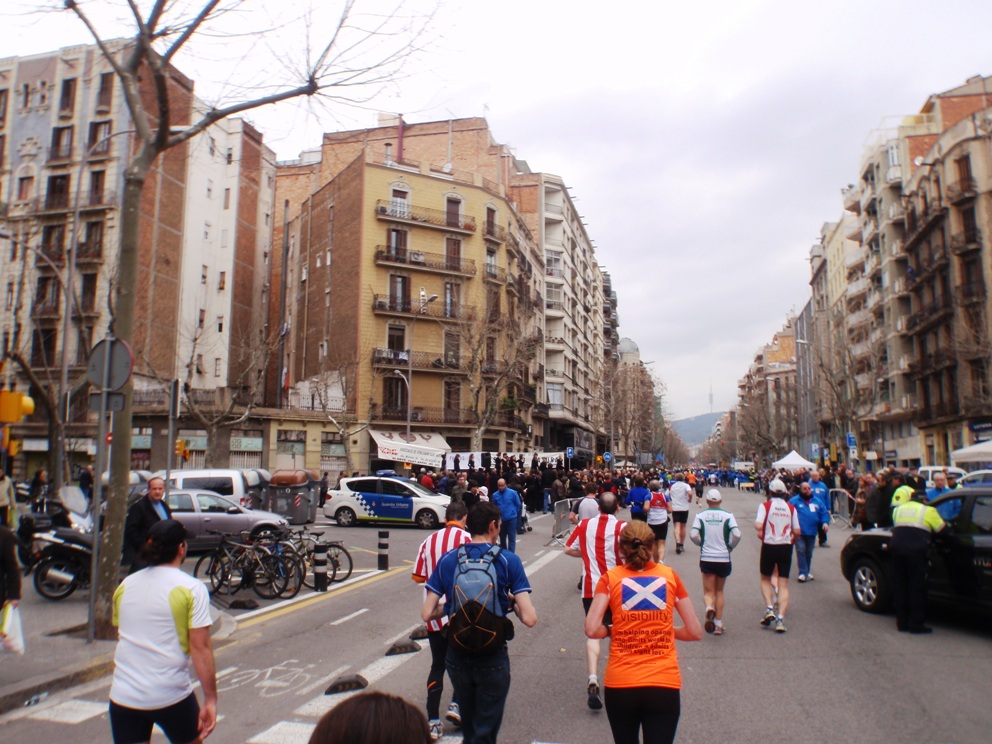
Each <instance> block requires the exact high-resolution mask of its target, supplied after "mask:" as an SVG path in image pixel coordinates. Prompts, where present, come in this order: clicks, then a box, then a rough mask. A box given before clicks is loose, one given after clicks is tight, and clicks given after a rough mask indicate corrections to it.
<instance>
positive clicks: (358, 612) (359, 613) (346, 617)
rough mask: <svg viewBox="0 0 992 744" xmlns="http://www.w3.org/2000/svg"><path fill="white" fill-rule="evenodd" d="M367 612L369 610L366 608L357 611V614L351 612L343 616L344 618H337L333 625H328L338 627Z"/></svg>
mask: <svg viewBox="0 0 992 744" xmlns="http://www.w3.org/2000/svg"><path fill="white" fill-rule="evenodd" d="M368 611H369V608H368V607H363V608H362V609H360V610H358V611H357V612H352V613H351V614H350V615H345V616H344V617H339V618H338V619H337V620H335V621H334V622H333V623H330V624H331V625H340V624H341V623H346V622H348V621H349V620H352V619H353V618H356V617H358V616H359V615H362V614H364V613H366V612H368Z"/></svg>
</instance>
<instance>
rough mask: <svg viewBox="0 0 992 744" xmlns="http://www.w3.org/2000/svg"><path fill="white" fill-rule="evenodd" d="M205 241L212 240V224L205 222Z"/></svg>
mask: <svg viewBox="0 0 992 744" xmlns="http://www.w3.org/2000/svg"><path fill="white" fill-rule="evenodd" d="M203 239H204V240H210V223H209V222H204V223H203Z"/></svg>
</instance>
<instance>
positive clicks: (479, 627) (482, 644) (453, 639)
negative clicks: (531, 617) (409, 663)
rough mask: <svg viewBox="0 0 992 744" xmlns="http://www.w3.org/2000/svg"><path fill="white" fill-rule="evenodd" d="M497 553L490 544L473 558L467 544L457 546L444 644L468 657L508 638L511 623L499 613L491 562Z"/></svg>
mask: <svg viewBox="0 0 992 744" xmlns="http://www.w3.org/2000/svg"><path fill="white" fill-rule="evenodd" d="M499 554H500V548H499V546H498V545H492V546H490V547H489V549H488V550H487V551H486V552H485V553H484V554H482V555H480V556H478V557H474V555H473V554H472V553H470V552H469V550H468V549H467V546H465V545H462V546H461V547H460V548H458V566H457V568H456V569H455V580H454V583H453V585H452V589H451V593H450V594H449V595H448V605H449V612H448V620H449V622H448V643H449V644H450V645H452V646H454V648H456V649H457V650H458V651H460V652H461V653H463V654H467V655H469V656H483V655H485V654H491V653H495V652H496V651H499V650H500V649H501V648H503V645H504V644H505V643H506V641H508V640H510V638H512V635H513V633H512V630H511V629H512V627H513V624H512V623H511V622H510V621H509V619H508V618H507V617H506V616H505V615H504V613H503V607H502V605H501V604H500V601H499V596H498V594H497V592H498V586H499V584H498V578H497V574H496V567H495V566H494V565H493V561H495V560H496V558H497V556H499Z"/></svg>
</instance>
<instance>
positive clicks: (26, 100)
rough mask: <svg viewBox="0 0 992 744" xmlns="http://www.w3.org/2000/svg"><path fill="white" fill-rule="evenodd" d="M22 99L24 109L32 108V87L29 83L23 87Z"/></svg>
mask: <svg viewBox="0 0 992 744" xmlns="http://www.w3.org/2000/svg"><path fill="white" fill-rule="evenodd" d="M21 98H22V100H23V104H22V108H26V109H27V108H31V86H30V85H29V84H28V83H24V85H23V86H22V87H21Z"/></svg>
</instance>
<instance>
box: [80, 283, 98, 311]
mask: <svg viewBox="0 0 992 744" xmlns="http://www.w3.org/2000/svg"><path fill="white" fill-rule="evenodd" d="M96 282H97V275H96V274H83V291H82V297H81V298H80V301H81V303H82V306H83V312H88V313H91V312H93V311H94V310H95V309H96V286H97V285H96Z"/></svg>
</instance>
